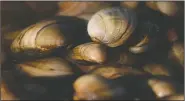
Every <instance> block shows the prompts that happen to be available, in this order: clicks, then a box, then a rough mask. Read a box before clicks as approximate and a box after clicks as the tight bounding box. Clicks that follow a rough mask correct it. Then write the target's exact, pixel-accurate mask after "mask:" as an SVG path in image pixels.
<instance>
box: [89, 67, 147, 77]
mask: <svg viewBox="0 0 185 101" xmlns="http://www.w3.org/2000/svg"><path fill="white" fill-rule="evenodd" d="M91 73H92V74H96V75H100V76H103V77H105V78H107V79H115V78H118V77H121V76H124V75H128V74H129V75H144V74H146V73H145V72H142V71H139V70H137V69H133V68H131V67H127V66H114V65H104V66H97V68H96V69H95V70H92V71H91Z"/></svg>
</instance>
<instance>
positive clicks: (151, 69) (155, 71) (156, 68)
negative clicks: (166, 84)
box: [143, 63, 175, 76]
mask: <svg viewBox="0 0 185 101" xmlns="http://www.w3.org/2000/svg"><path fill="white" fill-rule="evenodd" d="M143 70H144V71H146V72H148V73H151V74H152V75H163V76H174V75H175V73H173V71H174V70H173V69H172V68H170V67H167V66H165V65H164V64H157V63H150V64H146V65H144V66H143Z"/></svg>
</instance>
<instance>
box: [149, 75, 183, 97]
mask: <svg viewBox="0 0 185 101" xmlns="http://www.w3.org/2000/svg"><path fill="white" fill-rule="evenodd" d="M148 85H149V86H150V87H151V89H152V90H153V92H154V93H155V95H156V97H157V98H163V97H166V96H170V95H173V94H177V93H182V92H183V84H181V83H179V82H176V81H174V80H172V79H171V78H168V77H163V76H158V77H155V78H150V79H148Z"/></svg>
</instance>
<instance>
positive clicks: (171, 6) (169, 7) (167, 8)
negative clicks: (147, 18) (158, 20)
mask: <svg viewBox="0 0 185 101" xmlns="http://www.w3.org/2000/svg"><path fill="white" fill-rule="evenodd" d="M156 5H157V8H158V9H159V11H160V12H162V13H163V14H166V15H168V16H174V15H176V13H177V11H178V9H179V8H178V5H177V4H176V2H173V1H164V2H156Z"/></svg>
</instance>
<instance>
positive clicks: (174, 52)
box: [169, 42, 184, 67]
mask: <svg viewBox="0 0 185 101" xmlns="http://www.w3.org/2000/svg"><path fill="white" fill-rule="evenodd" d="M169 59H171V60H173V61H174V62H176V63H177V64H180V65H181V66H182V67H184V44H182V43H181V42H175V43H174V44H173V45H172V47H171V50H170V52H169Z"/></svg>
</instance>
